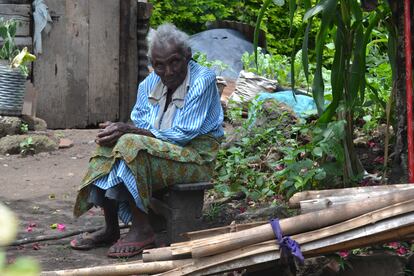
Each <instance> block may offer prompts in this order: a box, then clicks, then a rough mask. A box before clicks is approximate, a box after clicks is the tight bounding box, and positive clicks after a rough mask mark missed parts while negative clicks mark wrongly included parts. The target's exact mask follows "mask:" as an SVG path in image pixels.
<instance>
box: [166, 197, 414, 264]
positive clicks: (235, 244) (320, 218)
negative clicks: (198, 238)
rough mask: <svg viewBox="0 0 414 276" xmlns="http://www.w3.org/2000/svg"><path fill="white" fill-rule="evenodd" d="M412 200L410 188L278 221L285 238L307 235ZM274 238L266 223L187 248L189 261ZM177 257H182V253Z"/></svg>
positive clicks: (270, 228)
mask: <svg viewBox="0 0 414 276" xmlns="http://www.w3.org/2000/svg"><path fill="white" fill-rule="evenodd" d="M413 197H414V190H412V189H410V190H406V191H396V192H392V193H390V194H387V195H383V196H379V197H373V198H371V199H368V200H365V201H364V202H351V203H347V204H343V205H341V206H337V207H333V208H329V209H324V210H320V211H317V212H312V213H307V214H302V215H299V216H296V217H291V218H287V219H282V220H280V226H281V229H282V231H283V233H284V234H285V235H291V234H297V233H302V232H307V231H310V230H313V229H318V228H321V227H324V226H327V225H332V224H335V223H338V222H341V221H345V220H348V219H351V218H353V217H356V216H359V215H362V214H364V213H368V212H371V211H373V210H377V209H380V208H383V207H386V206H389V205H390V204H395V203H398V202H402V201H406V200H409V199H411V198H413ZM274 238H275V236H274V233H273V230H272V227H271V225H270V224H266V225H262V226H258V227H255V228H252V229H247V230H243V231H240V232H236V233H229V234H223V235H220V236H217V237H215V238H214V239H212V240H211V242H209V243H207V244H202V245H196V246H193V247H192V248H191V254H192V256H193V258H201V257H205V256H211V255H215V254H218V253H222V252H226V251H230V250H234V249H237V248H241V247H245V246H248V245H251V244H255V243H260V242H263V241H266V240H271V239H274ZM180 254H183V251H181V252H180ZM173 255H174V252H173Z"/></svg>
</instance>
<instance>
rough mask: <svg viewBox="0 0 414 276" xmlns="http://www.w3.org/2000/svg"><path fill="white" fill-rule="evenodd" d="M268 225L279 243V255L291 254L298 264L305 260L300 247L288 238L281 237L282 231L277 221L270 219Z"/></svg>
mask: <svg viewBox="0 0 414 276" xmlns="http://www.w3.org/2000/svg"><path fill="white" fill-rule="evenodd" d="M270 225H271V226H272V229H273V232H274V233H275V236H276V238H277V240H278V242H279V247H280V252H281V253H280V254H281V255H284V254H288V255H289V254H291V255H293V256H294V257H295V258H296V259H297V260H298V261H299V262H300V263H303V262H304V261H305V258H304V257H303V255H302V251H300V245H299V244H298V243H297V242H296V241H295V240H293V239H292V238H290V237H289V236H283V233H282V229H281V228H280V224H279V219H271V220H270Z"/></svg>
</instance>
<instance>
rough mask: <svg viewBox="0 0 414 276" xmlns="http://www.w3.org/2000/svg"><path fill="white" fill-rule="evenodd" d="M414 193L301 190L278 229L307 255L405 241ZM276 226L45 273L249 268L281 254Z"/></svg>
mask: <svg viewBox="0 0 414 276" xmlns="http://www.w3.org/2000/svg"><path fill="white" fill-rule="evenodd" d="M413 198H414V185H412V184H399V185H388V186H372V187H358V188H346V189H336V190H322V191H307V192H301V193H298V194H295V195H294V196H293V197H292V198H291V200H290V205H291V206H294V207H299V206H300V207H301V209H302V214H300V215H298V216H294V217H290V218H286V219H281V220H280V221H279V225H280V229H279V230H281V231H282V232H283V234H284V235H290V236H291V239H293V240H294V241H296V242H297V243H298V244H300V250H301V253H302V254H303V255H304V256H305V257H312V256H318V255H322V254H327V253H332V252H338V251H341V250H346V249H351V248H357V247H364V246H369V245H373V244H377V243H384V242H388V241H394V240H406V239H410V238H411V236H412V234H413V233H414V199H413ZM274 229H275V227H274V224H273V225H272V224H270V223H267V222H259V223H251V224H246V225H230V226H227V227H221V228H215V229H207V230H203V231H197V232H191V233H186V234H185V236H186V237H187V238H188V241H186V242H181V243H176V244H172V245H171V246H169V247H163V248H156V249H150V250H145V251H144V253H143V260H142V261H138V262H132V263H123V264H117V265H111V266H100V267H91V268H81V269H74V270H62V271H53V272H52V271H51V272H43V273H42V275H72V276H73V275H134V274H139V275H142V274H150V275H153V274H157V275H212V274H218V273H223V272H226V271H234V270H239V269H242V268H251V267H255V266H260V265H263V264H266V263H267V264H268V263H270V262H274V261H275V260H278V259H280V258H281V255H283V254H282V253H283V252H282V253H281V250H280V249H281V247H282V248H283V250H285V249H284V248H285V247H284V246H279V242H277V239H276V236H277V233H275V231H274ZM276 232H277V231H276ZM285 237H286V236H285ZM283 240H284V241H285V239H283ZM282 244H283V242H282ZM283 250H282V251H283ZM296 253H297V252H296ZM294 254H295V252H294Z"/></svg>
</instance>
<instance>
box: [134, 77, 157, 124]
mask: <svg viewBox="0 0 414 276" xmlns="http://www.w3.org/2000/svg"><path fill="white" fill-rule="evenodd" d="M152 79H153V78H151V77H148V78H147V79H145V80H144V81H143V82H141V83H140V84H139V86H138V94H137V101H136V104H135V106H134V108H133V110H132V113H131V120H132V122H133V123H134V124H135V126H136V127H138V128H142V129H150V128H151V124H150V120H149V117H150V114H151V112H150V107H149V105H148V94H147V91H148V90H149V89H148V86H149V85H150V82H151V80H152Z"/></svg>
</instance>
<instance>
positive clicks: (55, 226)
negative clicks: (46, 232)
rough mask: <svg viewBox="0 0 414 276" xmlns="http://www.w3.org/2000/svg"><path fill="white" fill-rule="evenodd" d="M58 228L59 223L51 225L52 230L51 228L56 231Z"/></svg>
mask: <svg viewBox="0 0 414 276" xmlns="http://www.w3.org/2000/svg"><path fill="white" fill-rule="evenodd" d="M57 226H58V225H57V223H53V224H51V225H50V228H51V229H56V228H57Z"/></svg>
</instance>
